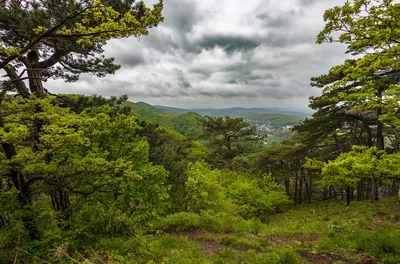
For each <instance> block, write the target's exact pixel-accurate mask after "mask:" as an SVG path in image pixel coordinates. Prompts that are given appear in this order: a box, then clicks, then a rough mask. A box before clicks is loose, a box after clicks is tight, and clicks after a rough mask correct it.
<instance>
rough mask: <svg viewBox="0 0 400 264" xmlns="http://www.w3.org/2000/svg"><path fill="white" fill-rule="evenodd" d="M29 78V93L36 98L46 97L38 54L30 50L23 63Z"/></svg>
mask: <svg viewBox="0 0 400 264" xmlns="http://www.w3.org/2000/svg"><path fill="white" fill-rule="evenodd" d="M25 66H26V68H27V72H28V77H29V89H30V90H31V93H32V94H34V95H36V97H38V98H45V97H46V96H47V93H46V90H45V89H44V87H43V69H41V68H39V52H38V51H37V50H34V49H33V50H32V51H31V52H30V53H28V55H27V63H25Z"/></svg>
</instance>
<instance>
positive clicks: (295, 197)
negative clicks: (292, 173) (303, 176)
mask: <svg viewBox="0 0 400 264" xmlns="http://www.w3.org/2000/svg"><path fill="white" fill-rule="evenodd" d="M298 175H299V174H298V172H297V171H296V177H295V179H294V205H297V185H298V184H297V182H298V177H299V176H298Z"/></svg>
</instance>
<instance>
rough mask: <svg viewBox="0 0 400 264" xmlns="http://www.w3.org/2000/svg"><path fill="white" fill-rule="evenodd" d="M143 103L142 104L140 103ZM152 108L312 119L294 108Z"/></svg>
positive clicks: (230, 114)
mask: <svg viewBox="0 0 400 264" xmlns="http://www.w3.org/2000/svg"><path fill="white" fill-rule="evenodd" d="M140 103H142V102H140ZM152 107H154V108H157V109H159V110H164V111H169V112H170V113H171V114H173V113H175V114H184V113H188V112H194V113H197V114H199V115H202V116H205V115H207V116H230V117H243V115H244V114H245V113H259V114H282V115H289V116H297V117H301V118H306V117H311V115H312V112H311V110H309V111H307V110H305V109H304V110H303V109H302V110H298V111H297V110H293V109H294V108H244V107H232V108H223V109H213V108H204V109H184V108H175V107H169V106H162V105H153V106H152Z"/></svg>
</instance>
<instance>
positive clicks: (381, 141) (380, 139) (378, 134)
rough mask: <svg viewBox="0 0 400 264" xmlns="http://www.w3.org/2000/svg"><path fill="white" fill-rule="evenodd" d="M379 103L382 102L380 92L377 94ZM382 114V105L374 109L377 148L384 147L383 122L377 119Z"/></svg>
mask: <svg viewBox="0 0 400 264" xmlns="http://www.w3.org/2000/svg"><path fill="white" fill-rule="evenodd" d="M378 97H379V103H380V104H382V92H380V93H379V94H378ZM381 115H382V106H379V107H378V108H377V109H376V118H377V120H378V125H377V126H376V142H375V146H376V148H377V149H385V145H384V144H385V143H384V136H383V124H382V122H381V121H380V120H379V118H380V116H381Z"/></svg>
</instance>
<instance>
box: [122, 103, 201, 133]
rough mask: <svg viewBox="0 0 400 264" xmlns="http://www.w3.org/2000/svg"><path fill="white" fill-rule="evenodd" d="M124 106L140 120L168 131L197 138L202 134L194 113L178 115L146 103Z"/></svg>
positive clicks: (196, 115)
mask: <svg viewBox="0 0 400 264" xmlns="http://www.w3.org/2000/svg"><path fill="white" fill-rule="evenodd" d="M124 106H127V107H130V108H131V112H132V114H133V115H135V116H136V117H138V118H139V119H140V120H144V121H150V122H152V123H154V124H159V125H160V126H161V127H163V128H166V129H168V130H173V131H176V132H178V133H180V134H182V135H184V136H197V135H199V134H200V125H199V124H198V122H197V120H196V117H198V116H199V115H198V114H197V113H193V112H186V113H183V114H177V113H174V112H171V111H168V110H164V109H159V108H156V107H154V106H152V105H150V104H147V103H144V102H138V103H133V102H129V101H128V102H124Z"/></svg>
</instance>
